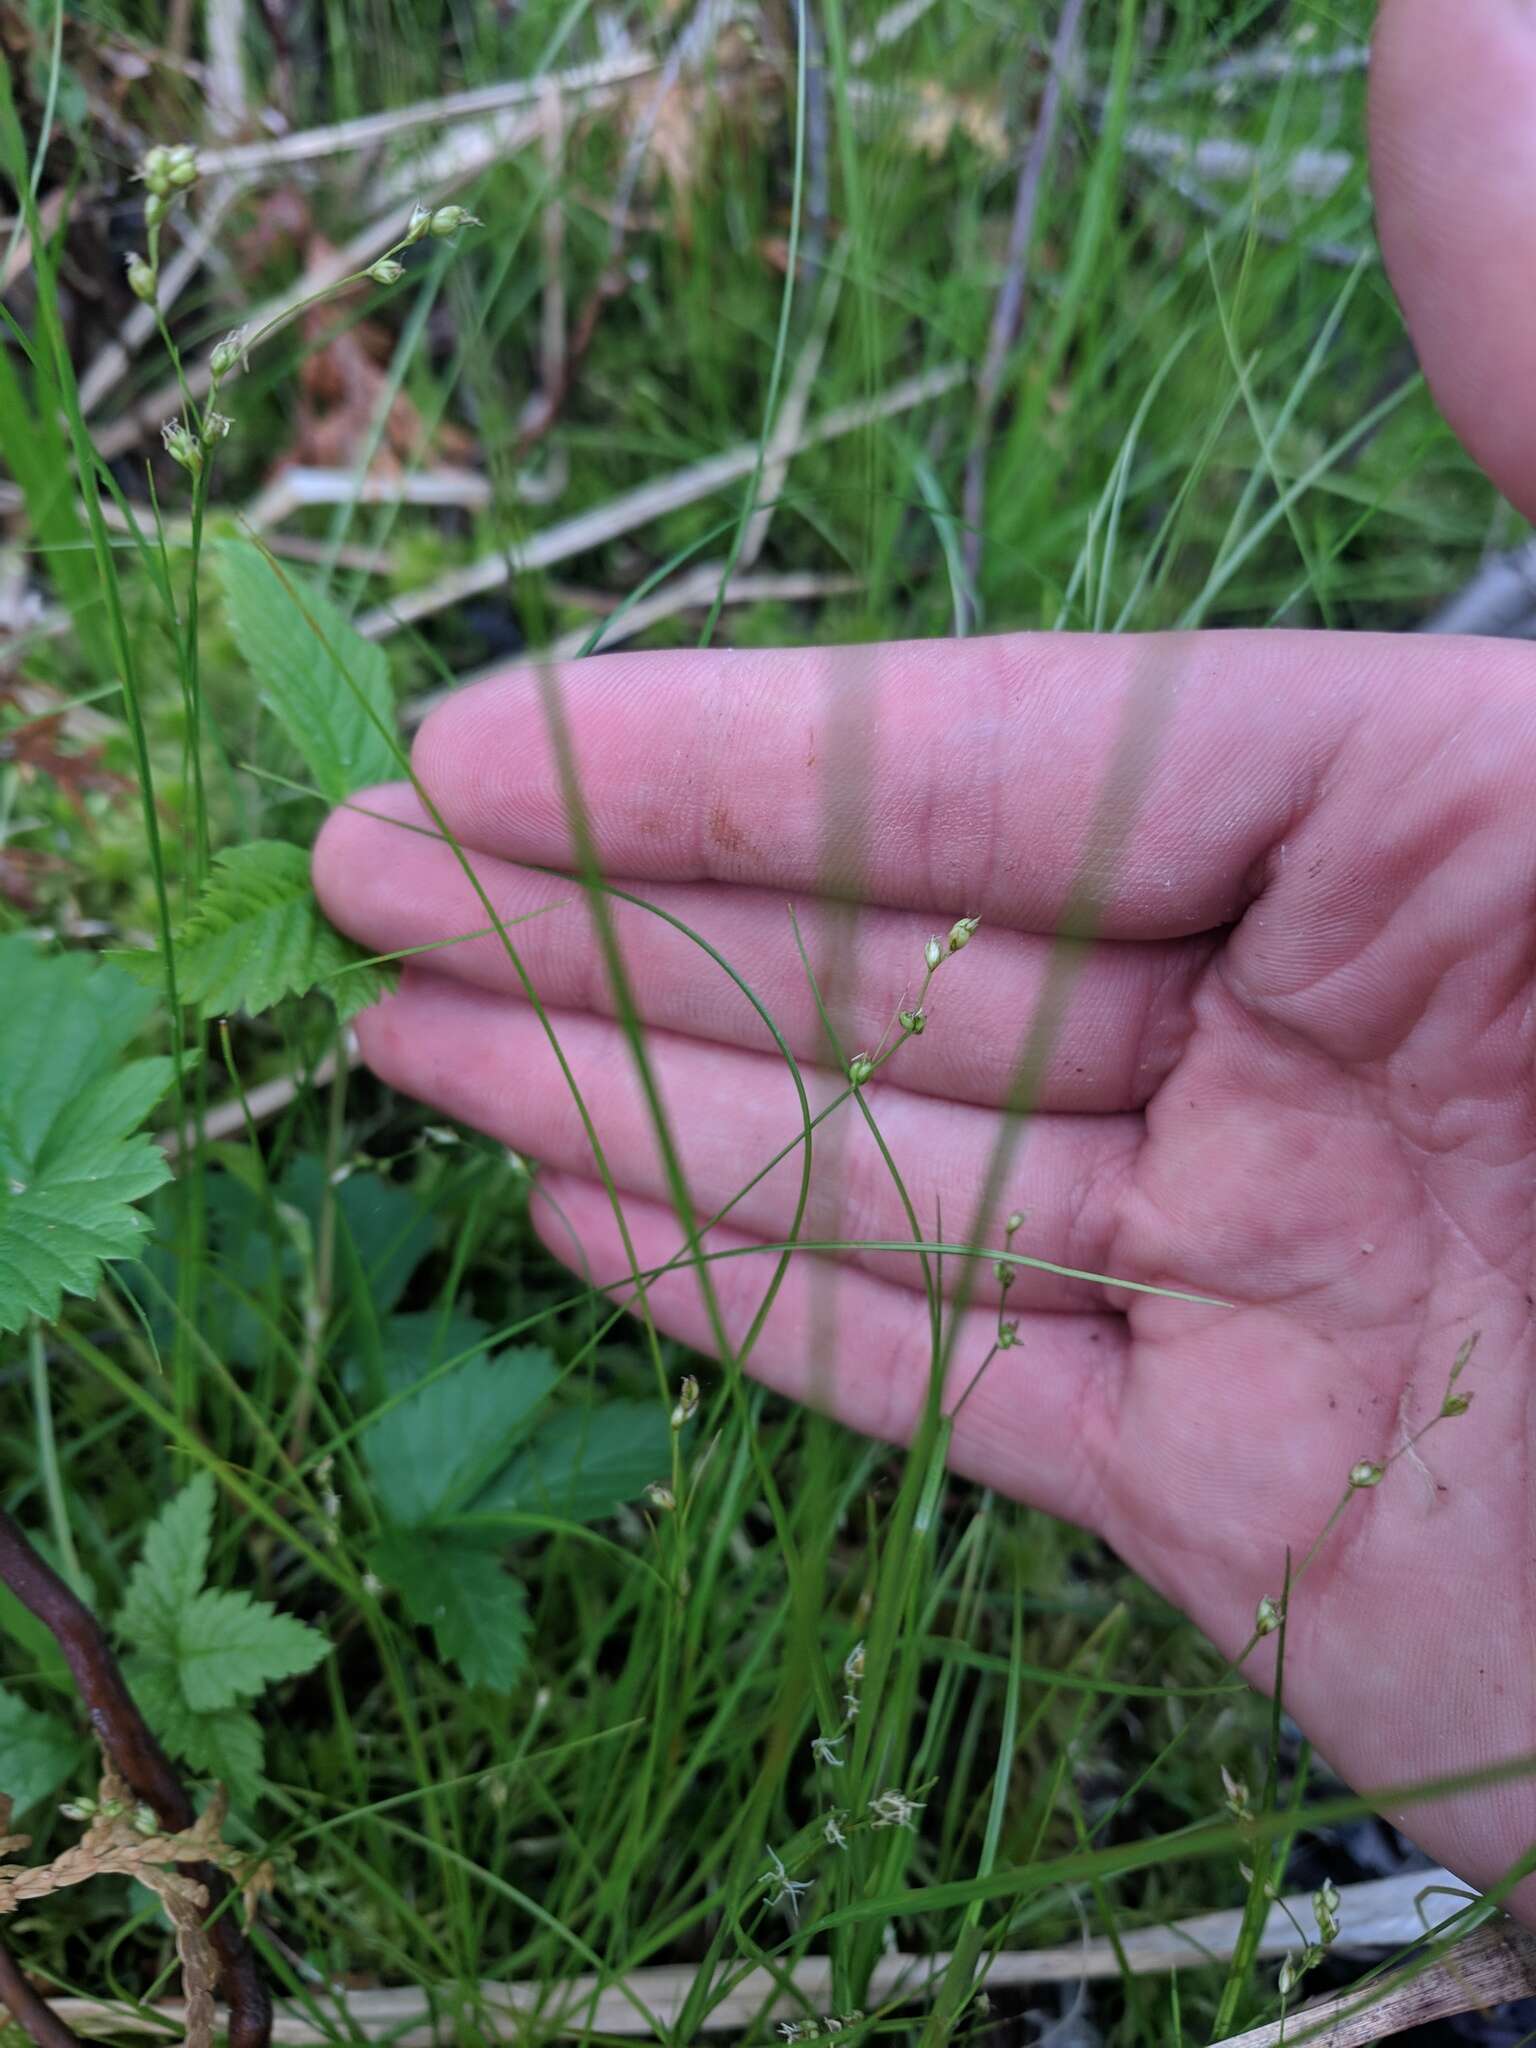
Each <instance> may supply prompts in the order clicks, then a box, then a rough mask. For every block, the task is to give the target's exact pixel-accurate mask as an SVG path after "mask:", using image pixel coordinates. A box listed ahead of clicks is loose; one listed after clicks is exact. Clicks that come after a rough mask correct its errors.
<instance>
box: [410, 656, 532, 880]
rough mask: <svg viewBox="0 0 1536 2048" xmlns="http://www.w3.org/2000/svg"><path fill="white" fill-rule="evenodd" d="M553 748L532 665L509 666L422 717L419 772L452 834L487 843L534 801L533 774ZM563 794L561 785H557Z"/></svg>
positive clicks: (415, 764)
mask: <svg viewBox="0 0 1536 2048" xmlns="http://www.w3.org/2000/svg"><path fill="white" fill-rule="evenodd" d="M546 753H547V747H546V745H545V739H544V729H543V722H542V719H541V717H540V713H539V705H538V681H537V677H536V675H535V673H534V671H533V670H531V669H521V668H515V669H505V670H503V671H501V672H500V673H499V674H497V675H494V676H487V677H485V678H484V679H483V680H482V681H480V682H477V683H469V684H466V685H465V687H464V688H463V689H459V690H455V691H454V692H453V694H452V695H451V696H449V697H445V698H444V699H443V701H442V702H441V703H440V704H438V705H437V706H435V707H434V709H433V710H432V711H430V712H429V713H428V714H427V716H426V717H425V718H424V719H423V720H422V722H421V725H420V727H419V728H418V730H417V733H416V739H415V743H414V745H413V746H412V748H411V772H412V774H413V775H414V776H415V778H416V780H417V782H418V783H419V784H420V786H421V788H422V789H423V790H425V792H426V794H427V796H428V797H429V799H430V800H431V802H432V804H433V805H434V807H435V808H436V809H437V811H438V812H439V813H440V814H441V816H442V819H443V822H444V823H445V824H446V825H447V827H448V829H449V831H450V832H452V833H453V834H454V835H455V836H456V837H458V838H461V839H462V840H463V841H464V842H465V844H467V845H470V846H485V845H487V844H488V843H489V842H490V841H491V840H493V839H494V838H495V836H496V831H497V827H498V824H499V823H500V822H502V821H503V820H504V819H507V818H512V819H515V818H516V817H517V815H518V814H519V813H520V812H521V810H522V809H523V808H524V807H525V805H526V803H527V801H528V790H529V783H530V778H532V779H533V781H534V782H535V785H537V783H538V782H540V781H543V780H547V779H548V778H545V777H542V776H540V774H539V771H538V769H537V766H536V764H537V763H538V762H539V761H540V760H541V759H542V758H543V757H544V756H545V754H546ZM556 792H557V794H558V784H556Z"/></svg>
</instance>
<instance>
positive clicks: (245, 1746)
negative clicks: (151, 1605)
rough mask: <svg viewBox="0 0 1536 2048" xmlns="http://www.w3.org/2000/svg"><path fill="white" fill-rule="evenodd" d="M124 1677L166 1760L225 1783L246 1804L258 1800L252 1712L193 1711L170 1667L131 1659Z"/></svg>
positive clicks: (258, 1751)
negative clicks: (168, 1755) (168, 1754)
mask: <svg viewBox="0 0 1536 2048" xmlns="http://www.w3.org/2000/svg"><path fill="white" fill-rule="evenodd" d="M127 1676H128V1684H129V1687H130V1689H131V1691H132V1693H133V1696H134V1698H135V1699H136V1700H137V1701H138V1703H139V1709H140V1712H141V1713H142V1714H143V1716H144V1718H145V1720H146V1721H147V1722H148V1723H149V1725H150V1727H151V1728H152V1729H153V1730H154V1731H155V1733H156V1735H158V1736H159V1738H160V1740H161V1741H162V1742H163V1743H164V1744H165V1746H166V1748H167V1749H168V1750H169V1751H170V1752H171V1754H172V1756H174V1757H176V1758H178V1759H179V1760H180V1761H181V1762H182V1763H184V1764H186V1765H188V1766H189V1767H190V1769H192V1770H193V1771H196V1772H197V1773H198V1774H199V1775H200V1776H202V1777H207V1778H215V1779H217V1780H218V1782H219V1783H220V1784H221V1785H227V1786H228V1787H229V1789H230V1791H231V1792H232V1793H233V1794H234V1796H235V1797H236V1798H237V1799H239V1800H241V1801H243V1802H245V1803H246V1804H249V1805H253V1804H254V1803H255V1801H256V1800H257V1799H259V1798H260V1796H261V1791H262V1751H263V1744H262V1739H261V1729H260V1727H259V1725H258V1724H257V1721H256V1717H255V1715H254V1714H251V1713H248V1712H247V1711H246V1710H245V1709H244V1708H243V1707H226V1708H225V1709H224V1710H223V1711H222V1712H220V1713H217V1714H198V1713H194V1712H193V1710H192V1709H191V1707H189V1706H188V1705H187V1702H186V1700H185V1698H184V1697H183V1695H182V1690H181V1687H180V1686H179V1685H178V1684H177V1682H176V1672H175V1668H174V1666H172V1665H170V1664H162V1663H156V1662H155V1661H154V1660H153V1659H150V1658H135V1659H134V1660H133V1661H132V1662H131V1663H130V1664H129V1666H128V1673H127Z"/></svg>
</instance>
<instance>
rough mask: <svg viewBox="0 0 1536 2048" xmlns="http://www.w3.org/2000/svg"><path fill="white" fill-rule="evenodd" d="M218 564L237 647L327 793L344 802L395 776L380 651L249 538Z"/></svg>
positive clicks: (395, 760)
mask: <svg viewBox="0 0 1536 2048" xmlns="http://www.w3.org/2000/svg"><path fill="white" fill-rule="evenodd" d="M218 566H219V580H220V581H221V583H222V584H223V586H224V598H225V602H226V604H227V605H228V607H229V622H230V626H231V628H232V630H233V632H234V636H235V641H236V644H237V645H238V647H239V649H240V652H241V653H242V654H243V655H244V657H245V659H246V661H247V662H248V663H249V664H250V667H251V670H252V673H253V674H254V675H255V677H256V681H257V683H258V684H259V685H260V688H261V694H262V698H263V701H264V702H265V703H266V705H267V707H268V709H269V710H270V711H271V712H272V714H273V715H274V717H275V718H277V720H278V721H279V723H280V724H281V725H282V727H283V730H284V731H285V732H286V733H287V735H288V737H289V739H290V740H291V741H292V742H293V744H294V746H295V747H296V748H297V749H298V751H299V752H300V753H301V754H302V755H303V757H304V762H305V765H306V766H307V767H308V769H309V772H310V774H311V776H312V777H313V778H314V781H315V785H316V787H317V788H318V789H319V791H320V793H321V795H322V796H324V797H325V798H326V799H327V800H328V801H329V802H331V803H340V802H341V800H342V799H343V798H344V797H348V796H351V795H352V793H353V791H354V790H359V789H363V788H366V787H367V785H368V784H369V783H373V782H391V781H393V780H394V779H395V778H396V777H397V776H398V775H399V773H400V758H399V755H398V754H397V753H396V751H395V749H394V747H393V746H392V745H391V743H390V741H389V739H388V738H387V737H386V735H387V734H389V733H392V732H393V731H394V720H395V713H394V702H393V699H392V697H391V695H390V688H389V666H388V663H387V662H386V661H385V658H384V651H383V649H382V648H380V647H378V646H376V645H375V644H374V643H373V642H372V641H369V640H365V639H364V638H363V637H362V635H361V634H360V633H359V632H357V630H356V629H355V628H354V627H353V626H352V625H351V624H349V622H348V621H347V620H346V619H345V618H344V617H343V616H342V614H341V613H340V612H339V611H338V610H337V609H336V607H335V605H333V604H332V603H331V602H330V601H329V599H327V598H324V597H322V596H321V595H320V594H319V592H318V591H315V590H311V589H310V588H308V587H307V586H304V585H301V584H299V583H298V582H297V580H296V579H295V578H293V577H292V576H291V575H290V574H289V572H288V571H286V570H285V571H284V572H283V576H282V577H280V576H279V575H278V574H277V572H276V570H275V569H274V568H273V566H272V564H271V563H270V562H269V561H268V560H267V558H266V556H265V555H264V554H263V553H262V552H261V550H260V548H258V547H255V546H253V545H252V544H251V543H249V542H243V541H232V542H230V543H229V544H228V545H227V546H226V547H224V548H221V549H220V551H219V557H218ZM285 577H286V578H287V583H288V586H289V587H288V588H285V587H284V578H285ZM290 589H291V591H292V593H293V594H292V595H290ZM365 707H366V708H365ZM370 712H371V714H372V715H371V716H370Z"/></svg>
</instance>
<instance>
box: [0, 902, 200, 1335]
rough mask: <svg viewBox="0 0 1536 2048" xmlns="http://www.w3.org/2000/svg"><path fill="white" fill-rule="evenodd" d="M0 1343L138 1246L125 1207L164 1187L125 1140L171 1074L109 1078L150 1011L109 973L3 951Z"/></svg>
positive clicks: (87, 963) (151, 1148) (136, 1143)
mask: <svg viewBox="0 0 1536 2048" xmlns="http://www.w3.org/2000/svg"><path fill="white" fill-rule="evenodd" d="M0 987H3V988H4V990H5V1002H4V1005H3V1006H0V1331H6V1330H19V1329H20V1328H21V1327H22V1326H23V1325H24V1324H25V1322H26V1321H27V1318H28V1317H29V1316H40V1317H42V1318H43V1319H44V1320H45V1321H52V1320H53V1319H54V1318H55V1317H56V1316H57V1315H58V1312H59V1304H60V1299H61V1297H62V1296H63V1295H64V1294H80V1295H90V1294H92V1293H94V1292H95V1289H96V1285H97V1282H98V1280H99V1278H100V1274H101V1265H102V1261H103V1260H105V1259H118V1258H129V1257H132V1256H133V1254H134V1253H135V1252H136V1251H137V1250H138V1248H139V1244H140V1241H141V1239H142V1237H143V1235H144V1230H145V1224H144V1219H143V1217H142V1216H141V1215H140V1214H139V1213H138V1211H137V1210H136V1209H135V1208H134V1207H133V1204H134V1203H136V1202H138V1201H140V1200H142V1198H143V1197H144V1196H145V1195H147V1194H150V1193H152V1192H153V1190H154V1189H155V1188H157V1187H159V1186H161V1184H162V1183H163V1182H165V1181H166V1180H168V1179H169V1178H170V1168H169V1166H168V1165H167V1163H166V1160H165V1157H164V1154H163V1153H162V1152H161V1151H160V1149H159V1148H158V1146H156V1145H154V1144H153V1143H152V1142H151V1141H150V1140H149V1139H148V1138H146V1137H143V1136H133V1135H130V1133H131V1132H132V1130H133V1127H134V1125H135V1124H136V1123H138V1122H139V1121H141V1120H142V1118H143V1117H144V1116H145V1115H147V1114H148V1111H149V1109H150V1107H151V1106H152V1104H153V1102H154V1101H155V1100H156V1099H157V1098H158V1096H159V1095H160V1094H162V1093H163V1092H164V1089H165V1086H166V1084H167V1083H168V1082H169V1079H170V1071H171V1070H170V1067H169V1065H168V1063H166V1062H164V1061H159V1060H140V1061H134V1062H132V1063H130V1064H129V1065H127V1066H124V1067H121V1068H119V1067H118V1066H117V1060H118V1055H119V1053H120V1052H121V1051H122V1048H123V1047H124V1046H125V1045H126V1044H127V1042H128V1041H129V1039H131V1038H132V1037H133V1035H134V1033H135V1032H136V1031H137V1030H138V1028H139V1026H140V1024H141V1023H142V1022H143V1021H144V1018H145V1016H146V1014H147V1012H148V1010H149V1009H150V1008H151V1007H152V1004H153V998H152V997H151V996H150V995H149V993H148V992H147V991H144V990H141V989H138V988H136V987H135V986H134V984H133V982H132V981H131V980H129V978H128V977H127V976H126V975H124V974H121V973H119V972H118V971H117V970H116V969H115V968H112V967H108V966H104V965H102V964H101V963H100V962H97V961H92V960H87V959H86V958H84V957H83V956H81V955H78V954H48V953H45V952H43V951H41V950H40V949H39V948H38V947H37V946H36V945H34V944H33V942H32V941H31V940H30V939H25V938H19V937H18V938H9V939H0Z"/></svg>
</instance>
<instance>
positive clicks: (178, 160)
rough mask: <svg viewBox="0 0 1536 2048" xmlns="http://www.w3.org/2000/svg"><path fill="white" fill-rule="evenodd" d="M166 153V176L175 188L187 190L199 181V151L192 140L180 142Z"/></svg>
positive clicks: (180, 190) (181, 190)
mask: <svg viewBox="0 0 1536 2048" xmlns="http://www.w3.org/2000/svg"><path fill="white" fill-rule="evenodd" d="M166 155H167V158H168V163H167V167H166V176H167V177H168V178H169V180H170V183H171V186H172V189H173V190H175V191H178V192H185V191H187V190H188V188H189V187H191V186H193V185H195V184H196V183H197V175H198V174H197V151H196V150H195V149H194V148H193V147H192V145H191V143H190V142H178V143H177V144H176V146H175V148H174V149H170V150H167V152H166Z"/></svg>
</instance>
